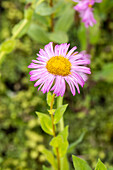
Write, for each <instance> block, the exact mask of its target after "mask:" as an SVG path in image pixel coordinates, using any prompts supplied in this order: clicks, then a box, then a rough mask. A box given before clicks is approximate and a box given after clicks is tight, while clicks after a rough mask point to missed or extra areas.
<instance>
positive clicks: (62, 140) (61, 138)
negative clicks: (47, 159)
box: [50, 126, 68, 157]
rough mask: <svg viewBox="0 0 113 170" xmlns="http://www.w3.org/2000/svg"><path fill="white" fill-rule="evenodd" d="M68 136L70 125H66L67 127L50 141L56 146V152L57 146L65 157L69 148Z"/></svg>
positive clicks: (61, 155)
mask: <svg viewBox="0 0 113 170" xmlns="http://www.w3.org/2000/svg"><path fill="white" fill-rule="evenodd" d="M67 137H68V126H66V127H65V129H64V130H63V131H62V132H61V133H59V135H58V136H56V137H54V138H53V139H52V140H51V142H50V145H51V146H53V148H54V152H55V154H56V148H58V149H59V154H60V157H63V156H64V155H65V154H66V152H67V148H68V141H67Z"/></svg>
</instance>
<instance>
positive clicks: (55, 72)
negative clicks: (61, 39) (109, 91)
mask: <svg viewBox="0 0 113 170" xmlns="http://www.w3.org/2000/svg"><path fill="white" fill-rule="evenodd" d="M69 46H70V44H67V43H65V44H61V45H56V46H55V48H54V49H53V43H52V42H50V43H49V44H47V45H46V46H45V47H44V50H43V49H40V51H39V54H37V56H38V58H37V60H32V63H31V64H30V65H29V66H28V68H33V69H34V70H32V71H30V73H29V74H30V75H31V77H30V80H31V81H36V80H37V81H36V83H35V85H34V86H39V88H38V90H39V89H41V91H42V92H43V93H46V92H49V91H53V93H55V94H56V95H57V96H59V95H61V96H63V95H64V93H65V90H66V82H67V83H68V85H69V87H70V90H71V92H72V94H73V95H75V94H76V90H75V87H76V89H77V91H78V93H80V90H79V85H81V86H82V87H83V86H84V83H85V81H86V80H87V76H86V74H91V71H90V68H88V67H86V65H87V64H90V57H89V55H87V54H86V53H85V51H83V52H81V53H79V54H78V52H74V51H75V50H76V49H77V47H76V46H75V47H73V48H72V49H71V50H70V51H69V52H67V51H68V48H69ZM78 84H79V85H78Z"/></svg>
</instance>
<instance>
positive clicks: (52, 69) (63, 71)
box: [46, 56, 71, 76]
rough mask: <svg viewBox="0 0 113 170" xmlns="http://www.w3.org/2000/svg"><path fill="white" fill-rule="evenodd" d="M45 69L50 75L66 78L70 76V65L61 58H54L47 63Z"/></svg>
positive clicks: (66, 60) (65, 59)
mask: <svg viewBox="0 0 113 170" xmlns="http://www.w3.org/2000/svg"><path fill="white" fill-rule="evenodd" d="M46 68H47V70H48V72H49V73H51V74H54V75H60V76H67V75H69V74H70V70H71V63H70V61H69V60H68V59H67V58H64V57H63V56H55V57H52V58H51V59H50V60H49V61H48V62H47V65H46Z"/></svg>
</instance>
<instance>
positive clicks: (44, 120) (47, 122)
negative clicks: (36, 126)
mask: <svg viewBox="0 0 113 170" xmlns="http://www.w3.org/2000/svg"><path fill="white" fill-rule="evenodd" d="M36 114H37V115H38V117H39V119H40V123H41V127H42V129H43V130H44V131H45V132H46V133H48V134H49V135H53V129H52V122H51V119H50V117H49V116H48V115H46V114H43V113H39V112H36Z"/></svg>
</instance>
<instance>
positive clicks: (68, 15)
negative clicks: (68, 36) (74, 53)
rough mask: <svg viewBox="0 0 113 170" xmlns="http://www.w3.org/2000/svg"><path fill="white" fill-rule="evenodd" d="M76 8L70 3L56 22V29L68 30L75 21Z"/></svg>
mask: <svg viewBox="0 0 113 170" xmlns="http://www.w3.org/2000/svg"><path fill="white" fill-rule="evenodd" d="M74 12H75V11H74V9H73V7H72V6H71V5H68V7H67V8H66V10H65V11H63V12H62V15H61V17H60V18H59V19H58V21H57V22H56V24H55V31H63V32H67V31H68V30H69V29H70V27H71V25H72V24H73V21H74Z"/></svg>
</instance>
